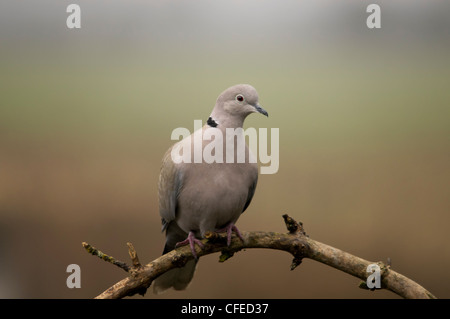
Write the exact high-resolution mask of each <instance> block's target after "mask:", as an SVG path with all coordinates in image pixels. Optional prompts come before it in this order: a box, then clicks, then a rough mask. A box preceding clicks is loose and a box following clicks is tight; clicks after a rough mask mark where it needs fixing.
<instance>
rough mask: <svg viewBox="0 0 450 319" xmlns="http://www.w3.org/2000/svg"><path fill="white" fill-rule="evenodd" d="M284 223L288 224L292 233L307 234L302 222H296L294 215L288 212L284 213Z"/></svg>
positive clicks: (287, 226)
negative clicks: (291, 215)
mask: <svg viewBox="0 0 450 319" xmlns="http://www.w3.org/2000/svg"><path fill="white" fill-rule="evenodd" d="M283 219H284V223H285V224H286V228H287V230H288V231H289V233H291V234H301V235H305V236H307V235H306V232H305V229H304V228H303V223H302V222H298V223H297V222H296V221H295V220H294V219H293V218H292V217H290V216H289V215H288V214H284V215H283Z"/></svg>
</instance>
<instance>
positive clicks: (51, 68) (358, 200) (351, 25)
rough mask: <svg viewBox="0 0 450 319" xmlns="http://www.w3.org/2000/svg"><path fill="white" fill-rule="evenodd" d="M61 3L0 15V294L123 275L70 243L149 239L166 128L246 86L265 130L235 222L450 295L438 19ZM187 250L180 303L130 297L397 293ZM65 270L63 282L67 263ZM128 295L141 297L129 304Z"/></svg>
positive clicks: (338, 9) (0, 10) (447, 52)
mask: <svg viewBox="0 0 450 319" xmlns="http://www.w3.org/2000/svg"><path fill="white" fill-rule="evenodd" d="M72 2H73V1H47V0H45V1H40V2H39V4H38V3H36V2H33V1H30V0H27V1H20V2H19V1H2V2H1V4H0V297H1V298H91V297H94V296H96V295H98V294H100V293H101V292H102V291H104V290H105V289H107V288H108V287H109V286H111V285H112V284H114V283H115V282H116V281H118V280H120V279H122V278H124V277H125V273H124V272H123V271H121V270H119V269H118V268H116V267H114V266H112V265H109V264H106V263H105V262H103V261H101V260H99V259H98V258H96V257H93V256H90V255H88V254H87V253H86V252H85V251H84V249H83V248H82V246H81V242H83V241H86V242H89V243H90V244H92V245H94V246H96V247H98V248H99V249H101V250H102V251H104V252H105V253H108V254H111V255H113V256H114V257H116V258H118V259H121V260H124V261H128V260H129V257H128V253H127V247H126V242H132V243H133V244H134V246H135V248H136V249H137V252H138V254H139V257H140V259H141V262H143V263H147V262H149V261H151V260H153V259H155V258H157V257H158V256H159V255H160V254H161V252H162V248H163V245H164V236H163V234H161V232H160V217H159V213H158V209H157V180H158V174H159V168H160V162H161V158H162V156H163V154H164V152H165V151H166V149H167V148H168V147H169V146H170V145H171V144H172V143H173V141H171V140H170V134H171V132H172V130H173V129H175V128H177V127H186V128H188V129H190V130H192V129H193V123H194V122H193V121H194V120H195V119H203V120H206V119H207V117H208V116H209V114H210V112H211V110H212V108H213V106H214V103H215V100H216V98H217V96H218V95H219V94H220V92H222V91H223V90H224V89H226V88H227V87H229V86H231V85H234V84H238V83H249V84H252V85H253V86H254V87H256V89H257V90H258V92H259V95H260V102H261V104H262V106H263V107H264V108H265V109H266V110H267V111H268V112H269V114H270V117H269V118H265V117H263V116H257V115H252V116H250V117H249V118H248V119H247V121H246V127H256V128H259V127H266V128H269V129H270V128H272V127H273V128H279V129H280V169H279V171H278V172H277V173H276V174H274V175H261V176H260V179H259V183H258V187H257V190H256V194H255V197H254V199H253V202H252V205H251V206H250V208H249V209H248V210H247V211H246V212H245V214H243V215H242V216H241V218H240V220H239V222H238V226H239V228H240V229H241V230H246V231H251V230H262V231H279V232H285V231H286V230H285V227H284V223H283V220H282V218H281V215H282V214H285V213H287V214H289V215H291V216H292V217H294V218H295V219H297V220H299V221H302V222H303V223H304V226H305V228H306V231H307V233H308V234H309V235H310V236H311V237H312V238H314V239H316V240H318V241H321V242H324V243H327V244H329V245H331V246H334V247H337V248H340V249H342V250H345V251H348V252H350V253H353V254H355V255H357V256H359V257H362V258H364V259H367V260H372V261H379V260H381V261H386V260H387V258H388V257H389V258H390V259H391V260H392V267H393V269H394V270H396V271H398V272H400V273H402V274H404V275H406V276H408V277H410V278H411V279H413V280H416V281H417V282H419V283H420V284H422V285H423V286H424V287H425V288H427V289H428V290H430V291H431V292H432V293H433V294H435V295H436V296H437V297H441V298H449V297H450V290H449V288H448V287H449V283H450V274H449V272H448V269H449V268H450V250H449V249H448V248H447V246H446V244H447V242H448V240H449V239H450V235H449V231H448V225H449V222H450V214H449V212H450V211H449V209H450V201H449V198H450V196H449V189H450V188H449V186H450V178H449V177H450V174H449V173H450V171H449V159H450V148H449V146H450V144H449V136H450V135H449V133H450V125H449V124H450V89H449V84H450V20H449V19H448V13H449V12H450V10H449V9H450V5H449V3H446V2H443V1H427V2H424V1H418V0H416V1H406V0H403V1H395V3H391V2H389V1H377V2H376V3H378V4H379V5H380V6H381V12H382V13H381V29H378V30H370V29H368V28H367V26H366V18H367V16H368V13H366V7H367V5H368V4H369V3H371V2H372V1H358V2H352V1H339V2H336V1H331V0H330V1H320V2H317V1H311V0H310V1H277V2H275V1H245V2H242V1H195V2H191V1H190V2H189V3H188V2H186V1H181V0H178V1H175V0H174V1H152V2H150V3H147V2H146V1H138V0H133V1H126V2H125V1H116V0H115V1H112V0H111V1H87V0H84V1H81V0H80V1H76V3H78V4H79V5H80V7H81V29H79V30H69V29H68V28H67V27H66V18H67V16H68V13H66V7H67V5H68V4H70V3H72ZM291 260H292V258H291V256H290V255H289V254H287V253H285V252H280V251H271V250H246V251H244V252H239V253H238V254H236V255H235V256H234V257H233V258H231V259H230V260H228V261H227V262H225V263H223V264H222V263H218V255H209V256H205V257H202V258H201V261H200V263H199V266H198V268H197V272H196V274H195V277H194V280H193V282H192V284H191V285H190V287H189V289H188V290H186V291H183V292H168V293H166V294H163V295H161V296H155V295H153V294H152V293H151V292H150V291H149V292H148V293H147V295H146V296H145V298H397V296H396V295H394V294H393V293H390V292H388V291H376V292H369V291H364V290H361V289H358V284H359V280H358V279H356V278H353V277H351V276H349V275H347V274H344V273H341V272H339V271H337V270H335V269H332V268H329V267H327V266H324V265H322V264H319V263H317V262H314V261H311V260H304V262H303V264H302V265H301V266H300V267H298V268H297V269H296V270H294V271H290V270H289V267H290V263H291ZM72 263H75V264H78V265H80V267H81V289H69V288H67V287H66V278H67V276H68V275H69V274H68V273H66V267H67V265H69V264H72ZM138 298H141V297H138Z"/></svg>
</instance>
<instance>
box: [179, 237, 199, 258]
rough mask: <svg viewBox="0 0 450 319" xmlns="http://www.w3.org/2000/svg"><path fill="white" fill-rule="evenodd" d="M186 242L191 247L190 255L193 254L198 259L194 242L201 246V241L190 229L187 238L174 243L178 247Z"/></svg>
mask: <svg viewBox="0 0 450 319" xmlns="http://www.w3.org/2000/svg"><path fill="white" fill-rule="evenodd" d="M187 244H189V246H190V247H191V251H192V255H194V257H195V259H198V257H197V253H196V252H195V244H197V245H199V246H200V248H203V243H202V241H201V240H200V239H197V238H195V235H194V233H193V232H191V231H190V232H189V234H188V236H187V238H186V239H185V240H183V241H180V242H178V243H176V245H175V247H180V246H183V245H187Z"/></svg>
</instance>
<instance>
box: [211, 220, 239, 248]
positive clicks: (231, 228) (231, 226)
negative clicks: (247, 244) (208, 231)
mask: <svg viewBox="0 0 450 319" xmlns="http://www.w3.org/2000/svg"><path fill="white" fill-rule="evenodd" d="M233 231H234V232H235V233H236V235H237V236H238V237H239V238H240V239H241V240H242V241H244V238H243V237H242V234H241V232H240V231H239V229H237V227H236V226H235V225H234V223H229V224H228V226H227V227H225V228H222V229H220V230H218V231H217V232H218V233H223V232H227V246H230V244H231V233H232V232H233Z"/></svg>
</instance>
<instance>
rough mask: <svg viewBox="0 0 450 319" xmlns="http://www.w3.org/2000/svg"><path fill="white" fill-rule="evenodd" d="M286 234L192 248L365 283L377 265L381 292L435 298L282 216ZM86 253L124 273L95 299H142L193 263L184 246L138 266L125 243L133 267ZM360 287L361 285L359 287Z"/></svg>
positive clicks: (211, 237)
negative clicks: (271, 256)
mask: <svg viewBox="0 0 450 319" xmlns="http://www.w3.org/2000/svg"><path fill="white" fill-rule="evenodd" d="M283 218H284V221H285V223H286V227H287V229H288V231H289V232H288V233H275V232H241V233H242V237H243V239H244V241H241V240H240V239H239V238H237V237H233V239H232V241H231V244H230V246H229V247H226V235H223V234H217V233H207V234H206V236H205V237H206V239H204V240H203V242H204V245H205V246H204V248H203V249H200V248H199V247H196V251H197V256H198V257H201V256H204V255H208V254H213V253H216V252H222V254H221V256H220V259H219V260H220V261H225V260H227V259H228V258H230V257H232V256H233V254H234V253H235V252H237V251H239V250H241V249H244V248H268V249H277V250H284V251H286V252H289V253H290V254H292V256H293V257H294V259H293V261H292V265H291V269H294V268H296V267H297V266H298V265H299V264H300V263H301V261H302V259H303V258H310V259H313V260H316V261H318V262H321V263H323V264H326V265H328V266H330V267H333V268H336V269H339V270H341V271H343V272H346V273H348V274H350V275H352V276H355V277H358V278H360V279H362V280H363V281H364V282H365V281H366V280H367V277H368V275H369V274H368V273H367V267H368V266H369V265H370V264H374V263H376V264H378V265H379V266H380V269H381V284H382V288H384V289H388V290H391V291H392V292H394V293H396V294H398V295H399V296H401V297H403V298H414V299H416V298H420V299H434V298H435V297H434V296H433V295H432V294H431V293H430V292H429V291H427V290H426V289H425V288H423V287H422V286H420V285H419V284H417V283H416V282H414V281H412V280H411V279H409V278H407V277H405V276H403V275H401V274H399V273H397V272H395V271H393V270H392V269H390V266H387V265H385V264H383V263H382V262H370V261H367V260H364V259H362V258H359V257H357V256H353V255H351V254H349V253H346V252H344V251H342V250H340V249H337V248H334V247H331V246H328V245H326V244H323V243H320V242H318V241H316V240H313V239H311V238H309V237H308V236H307V235H306V233H305V231H304V229H303V225H302V223H297V222H296V221H295V220H293V219H292V218H291V217H289V216H287V215H283ZM83 247H85V248H86V250H87V251H88V252H89V253H91V254H93V255H96V256H99V257H100V258H102V259H103V260H105V261H108V262H111V263H113V264H115V265H116V266H118V267H120V268H121V269H123V270H125V271H127V272H128V274H129V276H128V277H126V278H125V279H123V280H121V281H119V282H118V283H116V284H115V285H113V286H112V287H110V288H108V289H107V290H105V291H104V292H103V293H101V294H100V295H99V296H97V297H96V298H98V299H117V298H124V297H126V296H132V295H135V294H141V295H144V294H145V292H146V291H147V288H148V287H150V285H151V283H152V281H153V280H154V279H155V278H156V277H158V276H159V275H161V274H163V273H164V272H166V271H168V270H169V269H172V268H175V267H182V266H183V265H184V264H185V263H186V262H187V261H188V260H190V259H193V258H194V257H193V256H192V252H191V250H190V248H189V247H188V246H185V247H180V248H177V249H175V250H173V251H171V252H169V253H167V254H165V255H163V256H161V257H159V258H157V259H155V260H153V261H152V262H150V263H149V264H147V265H145V266H142V265H141V264H140V262H139V259H138V257H137V254H136V251H135V250H134V247H133V245H131V244H130V243H128V248H129V253H130V257H131V259H132V263H133V266H128V265H126V264H125V263H123V262H121V261H117V260H116V259H114V258H113V257H110V256H108V255H106V254H104V253H102V252H100V251H99V250H97V249H96V248H94V247H92V246H91V245H89V244H87V243H83ZM363 286H364V285H363Z"/></svg>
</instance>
